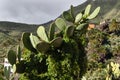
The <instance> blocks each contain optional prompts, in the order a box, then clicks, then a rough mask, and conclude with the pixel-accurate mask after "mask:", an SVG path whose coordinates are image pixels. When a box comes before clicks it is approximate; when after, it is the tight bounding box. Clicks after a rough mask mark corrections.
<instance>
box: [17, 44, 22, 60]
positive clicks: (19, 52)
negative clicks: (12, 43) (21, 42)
mask: <svg viewBox="0 0 120 80" xmlns="http://www.w3.org/2000/svg"><path fill="white" fill-rule="evenodd" d="M21 53H22V52H21V48H20V46H17V57H18V61H19V62H20V61H21Z"/></svg>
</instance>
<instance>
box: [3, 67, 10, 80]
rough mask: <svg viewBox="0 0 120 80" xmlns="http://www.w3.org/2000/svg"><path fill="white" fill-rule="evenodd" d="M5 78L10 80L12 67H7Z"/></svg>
mask: <svg viewBox="0 0 120 80" xmlns="http://www.w3.org/2000/svg"><path fill="white" fill-rule="evenodd" d="M4 76H5V77H6V79H7V80H9V79H10V67H8V68H7V67H5V68H4Z"/></svg>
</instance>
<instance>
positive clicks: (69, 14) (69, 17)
mask: <svg viewBox="0 0 120 80" xmlns="http://www.w3.org/2000/svg"><path fill="white" fill-rule="evenodd" d="M62 16H63V18H64V19H65V20H66V21H69V22H74V7H73V6H72V5H71V7H70V11H64V12H63V14H62Z"/></svg>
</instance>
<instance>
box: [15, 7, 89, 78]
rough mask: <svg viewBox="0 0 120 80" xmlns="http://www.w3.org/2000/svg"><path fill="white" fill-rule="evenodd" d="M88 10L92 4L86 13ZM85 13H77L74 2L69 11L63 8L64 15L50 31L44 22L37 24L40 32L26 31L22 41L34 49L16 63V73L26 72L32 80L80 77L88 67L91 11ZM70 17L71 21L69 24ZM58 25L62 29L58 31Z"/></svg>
mask: <svg viewBox="0 0 120 80" xmlns="http://www.w3.org/2000/svg"><path fill="white" fill-rule="evenodd" d="M89 12H90V5H88V7H86V9H85V15H88V14H89ZM83 15H84V13H80V14H77V16H76V17H75V16H74V10H73V6H71V10H70V11H69V12H63V17H64V19H62V18H58V19H56V20H55V21H54V22H53V23H52V24H51V25H50V29H49V32H48V33H47V32H46V30H45V28H44V27H43V26H40V27H38V29H37V36H35V35H33V34H32V33H24V34H23V38H22V40H23V44H24V46H25V47H26V48H27V49H28V50H30V51H31V53H28V55H29V56H27V59H26V58H25V59H24V60H21V61H20V62H17V63H16V73H21V74H25V75H23V76H24V77H25V78H26V77H27V78H28V79H31V80H80V79H81V78H82V76H83V75H84V74H85V73H86V70H87V56H86V50H85V46H86V44H87V42H86V35H85V34H86V32H87V27H88V20H89V19H88V16H89V15H88V16H87V17H84V16H83ZM67 21H70V22H71V23H72V24H69V25H68V24H67ZM76 23H77V24H76ZM56 27H57V28H58V29H59V31H60V32H58V33H57V34H56V33H55V28H56ZM58 34H59V35H58ZM56 35H57V36H56ZM35 52H37V54H34V53H35ZM22 61H23V62H22ZM20 64H22V65H20ZM19 67H24V69H23V70H22V71H23V72H19V71H18V69H20V68H19ZM21 79H22V78H21Z"/></svg>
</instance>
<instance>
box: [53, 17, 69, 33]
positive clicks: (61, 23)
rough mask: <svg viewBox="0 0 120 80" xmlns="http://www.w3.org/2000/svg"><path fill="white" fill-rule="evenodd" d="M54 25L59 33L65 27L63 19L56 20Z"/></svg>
mask: <svg viewBox="0 0 120 80" xmlns="http://www.w3.org/2000/svg"><path fill="white" fill-rule="evenodd" d="M55 24H56V25H57V27H58V29H59V30H60V31H64V30H65V28H66V26H67V25H66V23H65V21H64V19H62V18H58V19H56V21H55Z"/></svg>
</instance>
